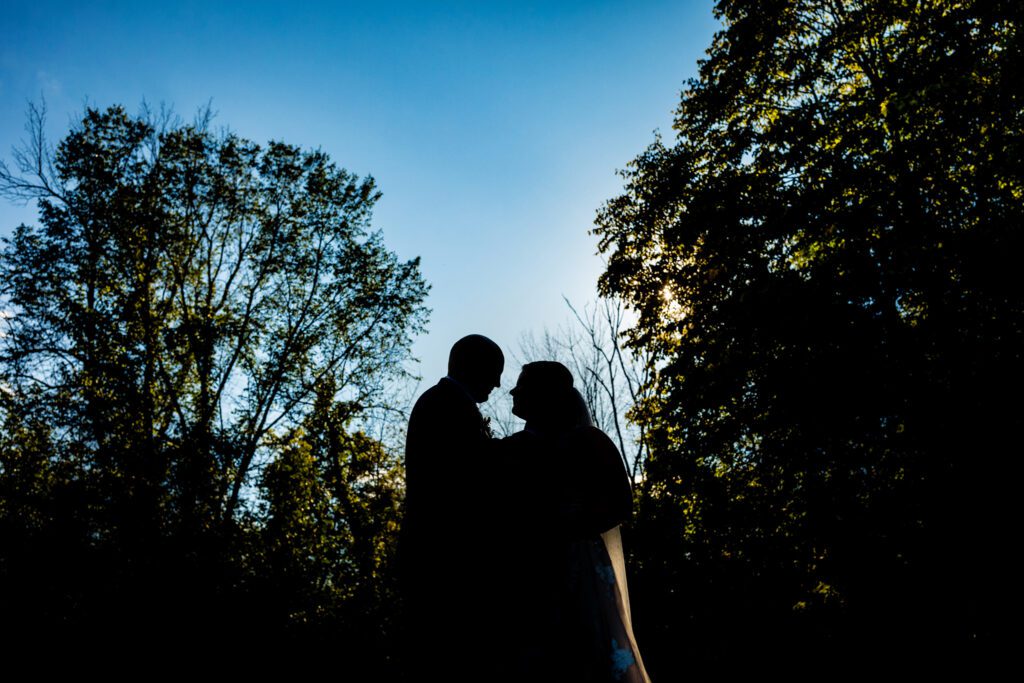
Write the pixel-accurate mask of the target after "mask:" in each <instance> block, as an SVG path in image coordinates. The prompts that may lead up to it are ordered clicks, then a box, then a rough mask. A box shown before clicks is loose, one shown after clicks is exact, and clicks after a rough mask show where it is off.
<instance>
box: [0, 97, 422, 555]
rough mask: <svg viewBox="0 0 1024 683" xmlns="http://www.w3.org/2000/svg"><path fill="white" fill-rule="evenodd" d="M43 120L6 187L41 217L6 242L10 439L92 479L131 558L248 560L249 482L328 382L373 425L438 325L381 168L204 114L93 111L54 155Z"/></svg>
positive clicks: (98, 503) (97, 514)
mask: <svg viewBox="0 0 1024 683" xmlns="http://www.w3.org/2000/svg"><path fill="white" fill-rule="evenodd" d="M28 129H29V133H30V136H29V140H28V142H27V144H26V145H25V146H24V148H23V149H21V150H19V151H18V152H17V153H16V155H15V166H16V168H14V169H11V168H9V167H8V166H6V165H0V191H2V192H3V193H4V194H5V195H7V196H13V197H18V198H23V199H34V200H37V201H38V205H39V211H40V225H39V226H29V225H21V226H18V227H17V228H16V229H15V230H14V232H13V235H12V236H11V237H10V238H6V239H5V240H4V245H5V246H4V249H3V251H2V253H0V281H2V284H0V296H2V299H3V308H4V310H5V316H6V317H5V319H4V320H3V322H4V334H3V338H2V339H0V347H2V348H0V371H2V381H3V383H4V384H3V387H4V390H5V392H6V396H5V397H4V399H5V405H6V406H7V411H6V413H5V416H4V417H5V418H6V419H7V420H8V422H9V424H10V425H14V426H16V428H17V429H19V430H21V431H20V432H19V433H23V434H24V435H25V438H24V439H21V441H20V445H19V446H18V449H16V450H17V451H18V452H25V453H27V452H29V451H31V452H32V453H34V454H36V460H37V461H43V462H44V463H45V461H46V460H47V459H48V460H49V461H50V464H51V465H53V466H56V464H57V463H59V464H60V467H61V471H62V472H64V473H65V475H66V477H69V478H70V479H71V480H72V481H74V482H76V485H78V486H80V487H82V490H83V493H82V495H83V496H85V497H86V499H87V501H88V504H83V506H82V508H81V509H78V510H75V514H76V515H77V516H78V517H81V518H84V519H85V520H86V521H85V522H84V523H85V524H86V526H87V527H88V534H89V535H88V536H87V537H88V538H90V539H93V541H90V543H93V544H94V545H104V544H106V545H105V547H109V548H112V549H115V550H116V552H118V553H124V554H126V560H125V562H126V563H127V564H126V566H128V565H130V566H136V563H141V564H140V565H139V566H143V565H146V563H150V564H158V563H159V562H160V561H161V560H159V559H154V558H155V557H157V555H154V554H153V553H158V551H157V550H155V549H153V548H155V547H156V546H160V547H163V545H165V539H167V538H175V539H179V540H180V541H181V543H183V544H184V545H183V547H182V548H179V551H175V552H176V553H177V555H178V556H181V557H185V556H192V555H196V556H201V555H202V554H203V553H204V552H206V551H207V550H209V551H210V552H211V553H213V554H218V553H220V554H223V553H231V552H235V550H237V549H236V548H234V546H231V545H230V544H225V543H224V542H223V540H222V539H224V538H227V537H232V536H237V535H238V534H239V533H241V532H242V531H243V530H245V529H247V528H249V527H250V526H251V524H252V523H253V519H254V518H253V514H254V512H253V510H252V509H251V508H252V506H250V505H248V502H251V500H253V496H254V493H255V492H256V491H257V489H256V484H257V483H258V480H257V478H256V477H255V476H254V475H256V474H258V471H259V470H260V469H261V468H262V467H263V466H264V465H265V464H266V463H268V462H273V461H274V459H275V458H277V457H285V456H282V455H281V448H280V444H281V443H282V441H281V437H280V435H281V434H284V433H287V432H289V431H292V430H294V429H295V428H297V427H298V426H299V425H302V424H303V423H304V421H305V420H306V419H307V418H308V416H309V415H310V412H311V410H313V407H314V404H315V401H316V399H317V388H318V387H324V386H329V387H332V388H333V390H334V392H335V394H336V395H335V396H334V397H333V398H334V399H336V400H339V401H344V402H345V404H346V405H347V406H349V408H350V410H349V412H350V413H351V414H353V415H358V414H359V413H360V411H361V410H362V409H363V408H366V407H368V406H371V405H373V404H375V403H379V402H381V401H383V400H385V399H386V391H387V387H388V386H389V382H391V381H393V380H398V379H401V378H402V377H403V372H404V371H403V362H404V361H405V360H406V359H407V357H408V352H409V345H410V343H411V336H412V335H413V334H415V333H417V332H419V331H421V330H422V329H423V326H424V324H425V321H426V315H427V310H426V309H425V308H424V306H423V300H424V298H425V295H426V292H427V290H428V287H427V285H426V284H425V283H424V281H423V279H422V277H421V275H420V272H419V264H418V259H413V260H411V261H407V262H402V261H399V260H398V259H397V258H396V257H395V255H394V254H392V253H391V252H389V251H388V250H387V249H386V248H385V247H384V244H383V241H382V237H381V234H380V233H379V232H377V231H372V230H371V229H370V219H371V210H372V207H373V205H374V203H375V202H376V201H377V199H378V198H379V196H380V193H379V192H378V190H377V189H376V185H375V183H374V181H373V179H372V178H364V179H360V178H358V177H356V176H354V175H353V174H351V173H349V172H348V171H346V170H344V169H341V168H338V167H337V166H336V165H335V164H334V163H332V162H331V160H330V159H329V158H328V156H327V155H326V154H324V153H323V152H321V151H304V150H301V149H299V148H297V147H294V146H291V145H287V144H285V143H282V142H271V143H269V144H268V145H266V146H262V147H261V146H259V145H257V144H255V143H252V142H250V141H248V140H245V139H242V138H240V137H238V136H237V135H234V134H232V133H222V134H215V133H214V132H213V131H212V130H211V128H210V116H209V113H208V112H207V113H201V114H200V115H199V116H198V117H197V119H196V121H195V122H194V123H192V124H187V125H186V124H183V123H181V122H180V121H178V120H176V119H173V118H171V117H170V116H168V115H165V116H152V115H149V114H146V113H144V114H143V115H141V116H137V117H133V116H130V115H128V114H127V113H126V112H125V111H124V109H122V108H121V107H117V106H115V107H110V108H108V109H106V110H102V111H101V110H96V109H89V110H87V111H86V113H85V115H84V116H83V118H82V121H81V123H80V124H79V125H78V126H76V127H75V128H74V129H73V130H72V131H71V132H70V133H69V134H68V135H67V136H66V137H65V138H64V139H63V140H62V141H61V142H60V143H59V144H58V145H57V147H56V150H55V151H52V152H51V150H50V148H49V147H48V145H47V144H46V141H45V140H44V138H43V134H42V131H43V112H42V111H41V110H40V109H37V108H32V109H31V110H30V119H29V125H28ZM41 434H45V435H46V439H45V440H47V443H48V444H49V446H48V449H49V450H46V449H42V448H41V447H36V446H35V445H34V444H36V443H37V442H38V441H39V440H40V438H42V437H41V436H39V435H41ZM28 445H32V448H31V449H28ZM11 452H12V453H13V452H15V451H11ZM12 457H13V456H12ZM18 457H19V458H21V459H22V460H25V457H27V456H24V457H23V456H18ZM40 466H42V465H40ZM17 471H24V468H23V469H22V470H16V469H13V468H9V467H8V465H7V464H6V463H5V465H4V469H3V471H2V472H0V476H2V477H4V478H5V479H7V478H8V477H10V476H15V474H16V472H17ZM19 476H20V475H19ZM307 484H309V483H308V482H307ZM309 485H316V484H315V483H312V484H309ZM301 492H302V491H301V487H300V489H297V490H296V495H298V494H299V493H301ZM278 494H279V495H281V491H280V487H278ZM204 539H205V540H204ZM150 549H153V550H152V552H151V550H150ZM204 549H205V550H204ZM159 552H165V551H159ZM242 555H245V553H239V556H242ZM140 558H141V559H140ZM147 558H148V559H147ZM237 559H238V558H237V557H235V558H231V561H235V560H237Z"/></svg>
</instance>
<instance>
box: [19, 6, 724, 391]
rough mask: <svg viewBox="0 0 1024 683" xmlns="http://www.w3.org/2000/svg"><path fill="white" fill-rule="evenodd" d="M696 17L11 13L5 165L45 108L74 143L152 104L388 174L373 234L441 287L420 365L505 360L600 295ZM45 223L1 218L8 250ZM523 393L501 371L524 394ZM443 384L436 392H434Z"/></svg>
mask: <svg viewBox="0 0 1024 683" xmlns="http://www.w3.org/2000/svg"><path fill="white" fill-rule="evenodd" d="M712 5H713V3H712V2H711V1H710V0H692V1H685V0H684V1H679V2H656V1H655V2H645V1H643V0H635V1H633V2H600V1H591V2H546V3H531V2H475V3H470V2H360V3H349V2H298V3H285V2H276V3H265V2H245V3H241V2H237V3H227V2H215V1H213V0H207V1H204V2H169V3H148V2H124V3H115V2H73V3H71V2H69V3H55V2H4V3H3V4H2V5H0V34H2V35H3V37H4V40H3V42H2V43H0V155H2V158H4V159H5V160H6V161H8V162H10V149H11V147H12V146H13V145H15V144H17V142H18V141H19V139H21V138H22V137H23V136H24V124H25V120H26V118H25V112H26V107H27V102H28V101H29V100H33V101H38V100H39V98H40V96H42V97H44V98H45V100H46V104H47V107H48V110H49V116H48V131H49V135H50V138H51V140H52V141H56V140H59V139H60V138H61V137H62V136H63V135H64V134H65V133H66V131H67V128H68V125H69V123H70V122H72V121H73V120H76V119H77V118H79V117H80V115H81V113H82V111H83V109H84V107H85V106H87V105H89V106H97V107H106V106H108V105H111V104H122V105H124V106H125V107H126V108H127V109H128V110H129V111H130V112H136V111H138V109H139V105H140V104H141V103H142V102H143V100H145V101H146V102H149V103H150V104H152V105H159V104H160V103H165V104H168V105H172V106H173V107H174V109H175V111H176V112H177V113H178V114H180V115H181V116H182V117H183V118H185V119H190V118H191V117H192V115H193V114H194V113H195V111H196V109H197V108H198V107H199V106H201V105H202V104H204V103H206V102H208V101H211V102H212V106H213V109H214V110H215V111H216V112H217V117H216V119H215V125H221V126H227V127H229V128H231V129H232V130H233V131H235V132H236V133H238V134H239V135H241V136H243V137H246V138H249V139H251V140H254V141H257V142H260V143H264V142H266V141H267V140H270V139H276V140H283V141H285V142H288V143H291V144H297V145H301V146H303V147H309V148H312V147H319V148H321V149H322V150H323V151H325V152H326V153H327V154H329V155H330V157H331V158H332V160H334V161H335V162H336V163H337V164H338V165H339V166H343V167H345V168H347V169H348V170H350V171H352V172H354V173H357V174H359V175H372V176H373V177H374V178H375V180H376V181H377V183H378V187H379V188H380V190H381V191H382V193H383V197H382V199H381V200H380V201H379V202H378V204H377V206H376V210H375V212H374V220H373V224H374V226H375V227H377V228H379V229H381V230H382V231H383V233H384V238H385V243H386V244H387V245H388V246H389V248H391V249H392V250H394V251H395V252H397V254H398V256H399V257H400V258H402V259H408V258H412V257H414V256H420V257H421V258H422V271H423V274H424V276H425V277H426V279H427V281H428V282H430V283H431V285H432V287H433V288H432V291H431V293H430V297H429V299H428V306H429V307H430V308H431V309H432V311H433V312H432V314H431V322H430V326H429V332H428V334H426V335H424V336H422V337H420V338H419V339H418V340H417V342H416V344H415V346H414V353H415V355H416V356H417V357H419V358H420V360H421V363H420V364H419V365H418V366H413V368H414V369H415V370H416V371H417V372H418V373H419V374H421V375H423V377H424V382H425V383H431V384H432V383H433V382H434V381H436V379H437V378H438V377H440V376H441V375H443V374H444V372H445V365H446V362H447V354H448V348H449V347H450V346H451V344H452V342H453V341H455V340H456V339H458V338H459V337H461V336H463V335H464V334H467V333H470V332H478V333H482V334H486V335H487V336H489V337H491V338H493V339H494V340H495V341H497V342H498V343H499V344H500V345H501V346H502V347H503V348H504V349H506V356H508V355H509V353H508V352H515V351H517V349H518V344H519V340H520V338H521V336H522V335H523V334H524V333H526V332H528V331H531V330H533V331H536V332H540V331H541V330H542V329H543V328H544V327H545V326H547V327H550V328H555V327H557V326H558V325H559V324H560V323H562V322H563V321H565V320H566V318H567V314H568V311H567V309H566V307H565V304H564V302H563V300H562V296H563V295H564V296H566V297H568V298H569V299H570V300H572V301H573V302H575V303H580V304H582V303H584V302H586V301H588V300H592V299H593V298H595V296H596V290H595V284H596V280H597V277H598V275H599V274H600V272H601V270H602V261H601V258H600V257H599V256H598V255H596V240H595V238H593V237H592V236H590V235H588V234H587V231H588V230H589V229H590V228H591V226H592V224H593V220H594V215H595V212H596V210H597V209H598V208H599V207H600V206H601V205H602V203H603V202H604V201H606V200H607V199H610V198H611V197H613V196H615V195H616V194H618V193H619V192H620V191H621V188H622V181H621V178H619V177H618V176H617V175H616V174H615V171H616V169H619V168H623V167H625V165H626V164H627V162H628V161H629V160H630V159H632V158H633V157H635V156H636V155H637V154H639V153H640V152H641V151H643V149H644V148H645V147H646V146H647V145H648V144H649V143H650V142H651V141H652V140H653V139H654V136H653V131H654V130H655V129H660V131H661V132H662V134H663V135H664V136H665V137H666V138H671V132H672V131H671V123H672V111H673V110H674V108H675V107H676V106H677V104H678V102H679V95H680V91H681V90H682V88H683V86H684V81H685V80H686V79H687V78H689V77H691V76H694V75H696V70H697V60H698V59H700V58H702V57H703V56H704V51H705V50H706V49H707V47H708V46H709V45H710V44H711V39H712V36H713V33H714V31H716V30H717V29H718V28H719V24H718V22H717V21H716V20H715V19H714V17H713V15H712ZM19 222H35V212H34V209H33V207H32V206H18V205H15V204H11V203H9V202H7V201H6V200H0V235H7V234H9V233H10V230H11V229H12V228H13V227H14V226H15V225H17V224H18V223H19ZM514 383H515V377H514V376H512V375H511V373H508V372H506V376H505V377H504V378H503V386H504V388H505V389H508V388H509V387H511V386H512V385H513V384H514ZM426 385H427V384H424V386H426Z"/></svg>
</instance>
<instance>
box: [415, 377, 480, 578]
mask: <svg viewBox="0 0 1024 683" xmlns="http://www.w3.org/2000/svg"><path fill="white" fill-rule="evenodd" d="M489 443H490V437H489V435H488V433H487V429H486V425H485V423H484V420H483V417H482V416H481V415H480V411H479V410H478V409H477V406H476V403H475V402H474V401H473V399H472V397H470V396H469V394H468V393H467V392H466V391H465V390H464V389H463V388H462V387H461V386H460V385H459V384H457V383H456V382H454V381H452V380H451V379H448V378H443V379H442V380H441V381H440V382H438V383H437V384H436V385H435V386H433V387H431V388H430V389H427V391H425V392H424V393H423V395H422V396H420V398H419V400H417V401H416V404H415V406H414V407H413V409H412V414H411V415H410V416H409V426H408V430H407V433H406V442H405V477H406V498H405V514H404V517H403V523H402V533H401V550H400V553H401V563H402V574H403V581H404V582H405V584H406V590H407V592H412V593H413V594H414V596H413V597H423V594H424V593H431V594H433V593H437V592H439V591H442V590H454V591H461V592H462V594H464V593H465V591H464V590H463V588H464V587H465V581H466V580H467V575H469V576H472V575H474V574H475V573H476V572H475V571H474V567H473V565H474V562H475V560H476V559H477V558H476V557H475V556H474V551H475V549H476V548H477V545H476V542H477V540H479V537H480V536H481V535H482V534H484V533H486V529H485V528H483V527H482V526H481V524H482V523H483V521H484V520H481V519H480V516H479V514H478V502H477V498H478V496H479V495H480V494H481V492H482V490H483V487H486V486H487V483H486V479H487V477H486V476H485V475H484V474H483V471H482V470H483V468H485V467H487V455H486V451H487V449H488V446H489Z"/></svg>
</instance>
